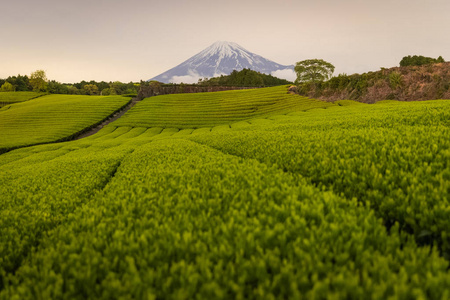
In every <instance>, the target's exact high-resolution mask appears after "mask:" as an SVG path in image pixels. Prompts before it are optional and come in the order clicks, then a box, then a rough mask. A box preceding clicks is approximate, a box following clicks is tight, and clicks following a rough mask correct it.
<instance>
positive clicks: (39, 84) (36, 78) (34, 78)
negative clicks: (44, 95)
mask: <svg viewBox="0 0 450 300" xmlns="http://www.w3.org/2000/svg"><path fill="white" fill-rule="evenodd" d="M30 84H31V86H32V87H33V91H35V92H45V91H47V88H48V82H47V76H46V75H45V71H44V70H37V71H35V72H33V73H31V75H30Z"/></svg>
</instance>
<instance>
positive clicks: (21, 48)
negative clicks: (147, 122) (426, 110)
mask: <svg viewBox="0 0 450 300" xmlns="http://www.w3.org/2000/svg"><path fill="white" fill-rule="evenodd" d="M0 12H1V17H0V26H1V27H0V28H2V30H1V37H0V56H1V58H2V59H1V60H0V78H6V77H8V76H10V75H17V74H21V75H25V74H27V75H29V74H30V73H31V72H33V71H35V70H36V69H43V70H45V71H46V72H47V77H48V78H49V79H54V80H57V81H60V82H78V81H81V80H87V81H89V80H98V81H100V80H105V81H115V80H119V81H123V82H128V81H139V80H141V79H142V80H147V79H149V78H152V77H154V76H156V75H158V74H160V73H162V72H164V71H166V70H168V69H170V68H172V67H174V66H176V65H178V64H179V63H181V62H183V61H184V60H186V59H188V58H189V57H191V56H193V55H195V54H197V53H198V52H200V51H201V50H203V49H204V48H206V47H208V46H209V45H211V44H212V43H214V42H215V41H217V40H224V41H230V42H236V43H238V44H240V45H241V46H243V47H244V48H246V49H247V50H249V51H251V52H254V53H256V54H259V55H261V56H263V57H265V58H268V59H270V60H273V61H275V62H277V63H280V64H284V65H289V64H295V62H297V61H301V60H304V59H308V58H321V59H325V60H327V61H329V62H331V63H333V64H334V65H335V66H336V71H335V74H338V73H348V74H351V73H355V72H357V73H362V72H367V71H376V70H379V69H380V67H392V66H396V65H398V63H399V61H400V59H401V58H402V57H403V56H405V55H415V54H417V55H425V56H431V57H437V56H439V55H442V56H443V57H444V59H446V60H450V38H449V37H448V35H449V32H450V13H449V12H450V1H449V0H378V1H363V0H359V1H358V0H341V1H337V0H318V1H311V0H308V1H303V0H297V1H294V0H270V1H269V0H239V1H237V0H228V1H213V0H198V1H196V0H191V1H181V0H164V1H154V0H149V1H141V0H127V1H119V0H79V1H67V0H41V1H35V0H15V1H7V2H6V3H5V2H4V3H2V4H1V8H0Z"/></svg>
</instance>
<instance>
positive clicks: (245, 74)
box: [198, 69, 291, 87]
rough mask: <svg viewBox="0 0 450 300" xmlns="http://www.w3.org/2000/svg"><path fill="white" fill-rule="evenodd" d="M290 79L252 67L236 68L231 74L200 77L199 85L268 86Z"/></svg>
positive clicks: (281, 83)
mask: <svg viewBox="0 0 450 300" xmlns="http://www.w3.org/2000/svg"><path fill="white" fill-rule="evenodd" d="M289 83H291V82H289V81H288V80H285V79H280V78H277V77H274V76H272V75H267V74H264V73H260V72H257V71H253V70H250V69H243V70H241V71H236V70H234V71H233V72H231V74H230V75H226V76H225V75H222V76H220V77H214V78H210V79H208V78H204V79H200V80H199V82H198V84H199V85H207V86H244V87H266V86H278V85H286V84H289Z"/></svg>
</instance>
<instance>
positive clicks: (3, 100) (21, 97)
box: [0, 92, 45, 112]
mask: <svg viewBox="0 0 450 300" xmlns="http://www.w3.org/2000/svg"><path fill="white" fill-rule="evenodd" d="M44 95H45V94H44V93H35V92H2V93H0V108H1V107H2V106H5V105H8V104H13V103H18V102H23V101H28V100H31V99H35V98H37V97H41V96H44ZM0 112H1V111H0Z"/></svg>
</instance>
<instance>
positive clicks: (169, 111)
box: [114, 86, 333, 128]
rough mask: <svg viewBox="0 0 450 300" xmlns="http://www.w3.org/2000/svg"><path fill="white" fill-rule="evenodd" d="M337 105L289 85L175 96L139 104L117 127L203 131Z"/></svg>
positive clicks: (162, 97) (147, 100)
mask: <svg viewBox="0 0 450 300" xmlns="http://www.w3.org/2000/svg"><path fill="white" fill-rule="evenodd" d="M332 105H333V104H331V103H327V102H325V101H319V100H315V99H309V98H306V97H301V96H299V95H291V94H288V93H287V87H286V86H277V87H270V88H261V89H249V90H235V91H224V92H214V93H198V94H173V95H161V96H157V97H150V98H146V99H144V100H142V101H141V102H139V103H138V104H137V105H136V106H135V107H133V108H132V109H131V110H130V111H129V112H128V113H127V114H125V115H124V116H123V117H122V118H121V119H120V120H118V121H117V122H115V123H114V124H115V126H131V127H139V126H141V127H154V126H158V127H174V128H200V127H211V126H216V125H225V124H230V123H232V122H238V121H244V120H248V119H251V118H261V117H267V116H270V115H274V114H281V113H287V112H292V111H304V110H308V109H312V108H325V107H328V106H332Z"/></svg>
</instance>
